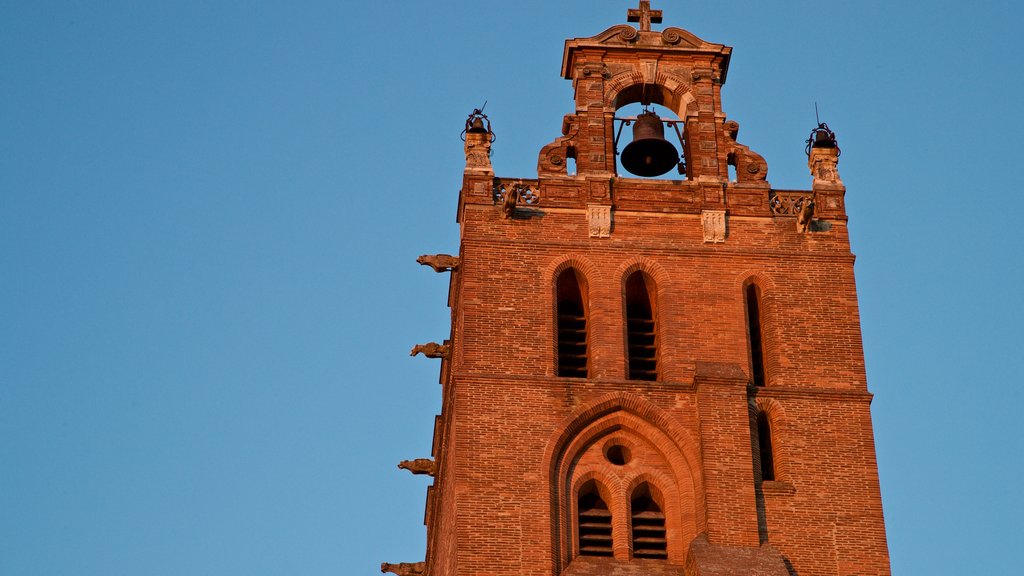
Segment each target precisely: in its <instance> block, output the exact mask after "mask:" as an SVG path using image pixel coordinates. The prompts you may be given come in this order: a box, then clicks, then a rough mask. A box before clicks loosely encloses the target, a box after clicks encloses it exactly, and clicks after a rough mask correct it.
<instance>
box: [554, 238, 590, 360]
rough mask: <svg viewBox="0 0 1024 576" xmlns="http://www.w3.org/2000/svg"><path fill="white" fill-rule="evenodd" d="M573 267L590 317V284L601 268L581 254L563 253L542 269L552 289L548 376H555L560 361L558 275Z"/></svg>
mask: <svg viewBox="0 0 1024 576" xmlns="http://www.w3.org/2000/svg"><path fill="white" fill-rule="evenodd" d="M569 268H572V269H573V270H575V271H576V277H577V279H578V280H579V283H580V289H581V291H582V296H583V304H584V309H585V310H586V311H587V315H588V319H589V315H590V284H591V282H592V280H593V279H594V278H596V277H597V276H598V274H599V269H598V267H597V266H595V265H594V264H593V262H591V261H590V260H588V259H587V258H586V257H584V256H581V255H579V254H572V253H570V254H562V255H560V256H558V257H556V258H552V259H551V261H550V262H548V263H547V265H546V266H545V267H544V269H543V270H542V271H541V278H542V281H543V280H546V281H547V283H548V285H549V286H550V289H549V290H548V291H547V292H546V293H545V294H546V296H545V297H546V298H547V299H548V303H547V304H548V306H547V307H548V309H549V310H550V312H549V313H548V319H547V321H548V322H549V323H550V325H549V329H548V334H549V335H550V336H549V338H548V342H550V346H548V349H549V350H548V361H547V366H546V368H545V371H546V374H547V375H548V376H554V375H555V374H557V372H558V371H557V369H556V365H557V363H558V324H557V322H555V318H556V317H557V315H558V298H557V297H556V292H557V291H558V282H557V281H558V276H559V275H560V274H561V273H562V272H565V271H566V270H568V269H569ZM541 285H542V286H543V284H541ZM593 324H594V323H593V322H590V326H588V330H591V329H592V326H593Z"/></svg>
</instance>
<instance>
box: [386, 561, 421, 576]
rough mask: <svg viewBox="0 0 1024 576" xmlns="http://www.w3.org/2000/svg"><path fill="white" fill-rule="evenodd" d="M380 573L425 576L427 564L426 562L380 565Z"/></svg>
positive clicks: (398, 575)
mask: <svg viewBox="0 0 1024 576" xmlns="http://www.w3.org/2000/svg"><path fill="white" fill-rule="evenodd" d="M380 571H381V573H384V574H387V573H388V572H391V573H392V574H397V576H426V574H427V563H426V562H399V563H398V564H390V563H388V562H381V563H380Z"/></svg>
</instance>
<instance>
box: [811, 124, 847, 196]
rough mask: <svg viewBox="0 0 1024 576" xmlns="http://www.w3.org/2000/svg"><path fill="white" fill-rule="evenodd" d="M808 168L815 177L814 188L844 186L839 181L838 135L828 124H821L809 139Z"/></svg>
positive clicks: (840, 151) (839, 152) (840, 152)
mask: <svg viewBox="0 0 1024 576" xmlns="http://www.w3.org/2000/svg"><path fill="white" fill-rule="evenodd" d="M804 151H805V152H806V153H807V167H808V168H809V169H810V170H811V176H812V177H814V184H813V187H815V188H816V187H826V188H835V187H836V186H842V185H843V181H842V180H840V179H839V168H838V166H839V155H840V154H842V150H840V149H839V142H838V141H837V140H836V133H835V132H833V131H832V130H831V129H829V127H828V124H826V123H824V122H819V123H818V127H817V128H815V129H814V130H811V135H810V137H809V138H807V148H806V149H805V150H804Z"/></svg>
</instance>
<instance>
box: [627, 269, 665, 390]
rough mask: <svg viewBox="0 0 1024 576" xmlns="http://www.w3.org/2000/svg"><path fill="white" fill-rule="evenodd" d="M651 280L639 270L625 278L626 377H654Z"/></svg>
mask: <svg viewBox="0 0 1024 576" xmlns="http://www.w3.org/2000/svg"><path fill="white" fill-rule="evenodd" d="M653 287H654V286H653V282H650V281H649V280H648V279H647V278H645V277H644V274H643V273H642V272H640V271H637V272H634V273H632V274H630V276H629V278H627V279H626V346H627V350H628V352H629V354H628V358H629V379H630V380H657V379H658V338H657V330H656V328H657V327H656V326H655V321H654V312H655V310H654V307H653V306H652V305H651V303H652V301H653V300H654V298H653V296H654V292H653Z"/></svg>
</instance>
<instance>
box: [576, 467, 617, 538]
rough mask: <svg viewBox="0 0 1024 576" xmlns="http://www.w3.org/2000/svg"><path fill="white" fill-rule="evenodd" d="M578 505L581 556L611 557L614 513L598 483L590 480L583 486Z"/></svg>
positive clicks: (577, 525) (578, 532) (577, 528)
mask: <svg viewBox="0 0 1024 576" xmlns="http://www.w3.org/2000/svg"><path fill="white" fill-rule="evenodd" d="M576 503H577V506H576V507H577V514H578V515H579V518H578V522H577V523H576V530H577V533H576V534H577V538H578V540H577V543H578V545H579V550H580V556H611V555H612V513H611V511H610V510H608V505H607V504H605V501H604V500H603V499H602V498H601V493H600V492H598V490H597V483H596V482H594V481H593V480H590V481H588V482H587V483H586V484H584V485H583V486H581V487H580V492H579V497H578V499H577V501H576Z"/></svg>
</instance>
